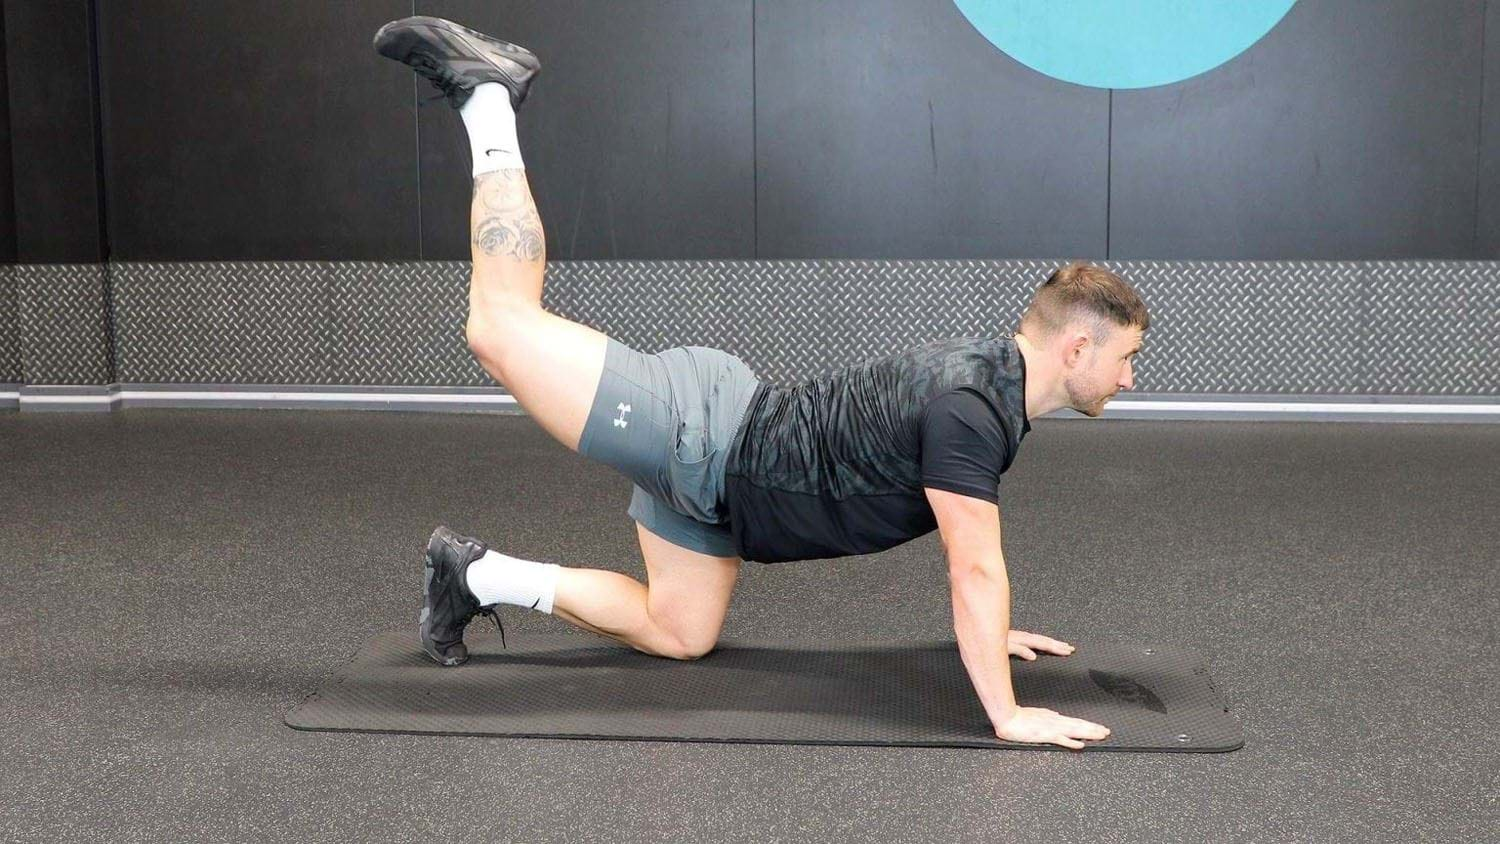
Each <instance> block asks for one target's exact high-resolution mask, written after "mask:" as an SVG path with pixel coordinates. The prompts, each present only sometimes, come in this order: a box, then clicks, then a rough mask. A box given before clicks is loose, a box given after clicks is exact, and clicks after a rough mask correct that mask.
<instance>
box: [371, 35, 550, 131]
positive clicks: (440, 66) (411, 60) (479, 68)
mask: <svg viewBox="0 0 1500 844" xmlns="http://www.w3.org/2000/svg"><path fill="white" fill-rule="evenodd" d="M375 50H376V52H378V53H380V55H382V56H385V57H386V58H388V59H395V60H396V61H398V62H404V63H405V64H409V65H411V66H412V69H413V70H415V71H416V72H417V73H420V74H421V75H423V76H425V77H427V78H428V79H430V80H432V84H433V85H435V86H437V89H438V90H439V91H442V92H443V95H444V96H446V97H447V98H448V102H449V103H452V105H453V107H454V108H462V107H463V104H464V103H466V102H468V101H469V97H470V96H471V95H472V94H473V93H474V86H475V85H478V84H480V83H482V82H499V83H500V84H501V85H504V86H505V87H506V89H507V90H509V91H510V106H511V108H513V109H517V110H519V109H520V108H521V103H522V101H524V100H525V99H526V90H527V89H528V88H530V87H531V80H532V79H534V78H535V77H536V75H537V73H538V72H540V71H541V69H542V63H541V62H540V61H538V60H537V57H536V56H534V55H532V53H531V51H530V50H528V49H526V48H525V47H519V46H517V45H515V44H511V43H508V42H505V41H501V40H500V39H498V38H491V37H489V36H488V35H485V34H484V33H482V32H475V31H474V30H472V29H469V28H467V27H462V26H459V25H458V24H456V23H454V22H453V21H450V20H443V19H442V18H432V17H426V16H424V15H417V16H416V17H410V18H402V19H400V20H394V21H391V22H390V23H388V24H386V25H385V26H382V27H381V28H380V30H379V31H378V32H376V33H375ZM433 99H437V98H436V97H434V98H433Z"/></svg>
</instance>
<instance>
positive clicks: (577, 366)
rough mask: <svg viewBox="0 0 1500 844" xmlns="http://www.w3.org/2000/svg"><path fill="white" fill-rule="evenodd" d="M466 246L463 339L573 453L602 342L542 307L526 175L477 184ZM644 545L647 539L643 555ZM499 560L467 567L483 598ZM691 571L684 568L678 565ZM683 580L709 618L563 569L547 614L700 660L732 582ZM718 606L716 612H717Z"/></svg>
mask: <svg viewBox="0 0 1500 844" xmlns="http://www.w3.org/2000/svg"><path fill="white" fill-rule="evenodd" d="M470 242H471V245H472V256H473V264H474V269H473V276H472V278H471V281H470V287H469V318H468V324H467V335H468V338H469V342H470V346H471V348H473V350H474V353H475V357H476V358H477V359H478V360H479V362H480V364H481V365H483V366H484V367H485V369H486V371H488V372H489V373H490V375H491V376H493V377H494V378H495V379H496V380H497V381H499V382H500V383H502V384H505V385H506V387H507V388H508V389H509V390H510V392H511V394H512V395H514V396H515V397H516V400H517V403H519V404H520V405H521V406H522V407H523V408H524V409H525V410H526V411H527V412H528V413H530V414H531V415H532V417H533V418H535V419H536V420H537V422H538V423H539V424H541V425H542V426H543V428H545V429H546V430H547V431H548V433H550V434H552V435H553V436H554V437H555V438H556V439H558V440H559V441H560V442H562V443H563V444H564V445H566V446H568V447H569V448H571V449H574V450H575V451H576V450H577V449H578V443H579V440H580V439H581V437H582V435H583V428H584V425H585V424H586V423H587V422H588V413H589V408H590V406H591V405H592V403H593V397H594V391H595V389H596V388H597V386H598V383H599V378H600V376H601V375H602V373H603V368H604V353H605V345H606V343H607V342H608V338H607V337H606V336H605V335H604V334H602V333H600V332H598V331H596V330H594V329H593V328H590V327H588V326H586V325H581V324H579V323H575V322H572V321H570V320H567V319H564V318H562V317H559V316H557V315H556V314H552V313H549V312H547V311H546V310H545V309H544V308H543V307H542V304H541V300H542V283H543V279H544V277H545V267H546V240H545V236H544V234H543V230H542V223H541V217H540V215H539V214H538V213H537V210H536V202H535V200H534V199H533V197H532V195H531V189H530V185H529V183H528V182H527V179H526V171H525V170H521V169H514V170H497V171H491V172H488V173H481V174H480V175H479V176H478V177H476V178H475V180H474V197H473V202H472V205H471V209H470ZM646 547H647V543H646V540H645V539H644V538H643V540H642V551H643V554H644V553H645V549H646ZM676 552H681V553H682V554H691V553H692V552H688V551H686V550H685V549H680V548H677V549H675V551H674V550H670V549H667V548H663V549H661V551H660V552H659V553H658V554H657V555H656V556H657V557H658V558H659V559H655V560H653V559H652V557H651V556H650V555H648V556H647V560H646V562H647V569H648V576H649V575H650V574H651V569H652V568H653V567H655V568H659V569H664V568H665V567H666V566H667V565H670V564H671V561H670V560H668V559H666V558H667V557H671V556H672V555H673V554H674V553H676ZM503 557H504V555H501V556H500V557H499V558H496V559H495V561H496V562H499V563H501V564H502V565H501V567H500V568H498V569H496V570H494V571H491V570H488V569H487V566H488V565H489V563H488V562H476V563H475V564H474V565H473V566H471V567H470V571H471V574H470V584H471V586H474V587H477V590H478V591H480V592H483V591H484V589H485V584H486V583H487V582H488V581H489V580H491V579H493V578H494V577H496V576H498V577H502V578H503V577H504V568H503V563H504V562H505V560H504V559H503ZM737 563H738V561H735V564H734V565H735V566H737ZM653 564H655V565H653ZM692 565H693V563H692V562H689V561H684V563H683V565H682V566H681V568H682V569H684V570H685V569H686V568H687V567H688V566H692ZM678 568H679V567H677V566H674V567H673V570H677V569H678ZM732 571H737V568H734V569H732ZM684 576H687V577H692V578H694V579H695V580H704V581H705V582H703V583H701V584H699V587H700V588H701V589H703V592H701V593H700V594H702V595H703V596H704V597H705V598H710V600H709V601H708V602H707V603H706V604H705V605H704V606H705V609H707V610H709V612H708V613H707V617H705V618H702V619H699V618H696V617H693V618H681V619H680V620H678V621H679V623H676V624H670V625H669V624H662V623H659V621H658V620H657V619H656V618H655V617H654V616H653V614H652V612H651V606H652V601H651V593H650V589H649V588H648V587H647V586H646V585H645V584H642V583H641V582H640V581H638V580H636V579H634V578H632V577H629V576H627V575H624V574H620V573H619V572H614V571H608V570H604V569H584V568H566V567H560V568H559V570H558V572H557V579H556V584H555V587H554V589H555V591H554V594H553V599H552V614H553V615H556V616H558V617H559V618H562V619H563V620H565V621H567V622H569V623H571V624H573V625H574V626H577V627H580V628H583V629H585V630H588V631H591V632H593V633H597V634H599V635H602V636H606V637H608V638H610V639H614V640H615V641H618V642H621V643H623V644H626V645H630V646H631V647H634V648H636V649H637V650H640V651H643V652H645V653H649V654H654V655H657V656H668V657H674V658H679V659H682V658H693V657H696V656H701V655H702V653H704V652H706V651H707V649H708V648H711V647H712V646H713V640H715V639H716V638H717V632H718V628H719V626H720V625H721V624H722V621H723V617H724V609H725V608H727V604H728V590H729V589H732V587H733V580H734V578H733V576H732V575H731V576H730V577H729V580H728V583H727V584H725V583H723V581H724V567H723V566H722V565H721V566H712V567H705V566H702V565H697V566H694V570H693V571H691V572H687V571H684ZM658 579H661V580H670V579H672V575H671V574H670V573H669V572H668V571H666V570H663V571H661V572H660V573H659V577H658ZM708 581H713V582H712V583H710V582H708ZM717 592H722V593H723V594H724V600H723V601H722V602H715V601H713V600H712V599H711V596H712V595H713V594H715V593H717ZM481 600H485V598H483V597H482V598H481ZM719 603H722V606H720V608H719V609H718V611H717V612H713V611H712V609H713V607H715V606H716V605H718V604H719ZM523 605H524V604H523ZM677 609H678V608H677V607H674V610H677ZM667 614H668V615H680V612H673V613H667ZM710 628H711V630H710ZM710 634H711V635H710Z"/></svg>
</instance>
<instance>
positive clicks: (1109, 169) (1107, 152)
mask: <svg viewBox="0 0 1500 844" xmlns="http://www.w3.org/2000/svg"><path fill="white" fill-rule="evenodd" d="M1107 127H1108V128H1106V129H1105V136H1104V260H1106V261H1108V260H1109V235H1110V229H1111V228H1112V224H1111V222H1110V213H1111V212H1112V211H1113V210H1114V202H1115V199H1114V187H1115V89H1113V88H1110V89H1109V118H1108V122H1107Z"/></svg>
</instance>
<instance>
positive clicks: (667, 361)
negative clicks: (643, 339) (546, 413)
mask: <svg viewBox="0 0 1500 844" xmlns="http://www.w3.org/2000/svg"><path fill="white" fill-rule="evenodd" d="M759 383H760V380H759V379H758V378H756V377H755V375H754V373H752V372H751V371H750V368H749V367H748V366H746V365H745V363H744V361H741V360H740V359H739V358H737V357H735V356H734V355H731V354H729V353H728V352H724V351H720V350H719V349H710V348H706V347H704V346H677V347H674V348H671V349H664V350H662V351H660V352H657V353H655V354H646V353H643V352H638V351H636V350H635V349H632V348H630V347H629V346H626V345H625V344H623V343H620V342H618V341H617V340H615V339H614V338H613V337H611V338H610V339H609V342H608V344H607V346H606V350H605V353H604V374H603V376H602V377H601V378H600V379H599V387H598V389H597V391H596V392H595V393H594V403H593V406H592V407H591V408H590V409H589V419H588V422H587V423H586V424H585V425H584V427H583V437H582V439H581V440H580V441H579V443H578V451H579V453H580V454H583V455H584V456H585V457H589V458H592V459H594V460H598V461H599V462H601V463H604V464H606V465H609V466H613V467H614V468H615V469H617V470H619V471H620V472H621V473H622V474H624V475H625V477H627V478H630V479H631V480H632V481H634V483H635V489H634V491H633V492H632V494H631V498H630V507H629V509H628V510H627V511H626V512H627V513H628V514H629V515H630V517H631V518H633V519H635V520H636V521H637V522H640V523H641V524H642V525H644V526H645V527H646V529H647V530H649V531H651V532H652V533H654V534H656V535H657V536H660V537H662V538H663V539H665V540H667V541H668V542H671V543H672V544H674V545H678V546H681V547H683V548H687V549H688V550H691V551H697V552H699V553H702V554H708V555H710V556H714V557H733V556H735V552H734V542H733V539H732V537H731V534H730V530H729V514H728V513H727V512H726V511H725V507H724V461H725V458H727V457H728V455H729V446H730V444H731V443H732V442H733V441H734V435H735V433H736V432H737V431H738V430H739V427H740V423H741V422H742V421H743V420H744V418H745V409H746V407H748V406H749V404H750V399H751V397H752V394H753V393H754V392H755V388H756V386H757V385H758V384H759Z"/></svg>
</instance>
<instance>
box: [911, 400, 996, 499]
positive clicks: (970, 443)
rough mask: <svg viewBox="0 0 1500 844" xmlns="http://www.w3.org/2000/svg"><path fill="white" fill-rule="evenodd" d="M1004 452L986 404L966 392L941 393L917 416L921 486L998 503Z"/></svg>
mask: <svg viewBox="0 0 1500 844" xmlns="http://www.w3.org/2000/svg"><path fill="white" fill-rule="evenodd" d="M1009 450H1010V447H1009V445H1008V443H1007V441H1006V438H1005V428H1004V427H1003V426H1001V424H1000V417H999V416H997V415H996V414H995V411H994V409H993V408H991V407H990V405H989V402H986V401H985V400H984V399H983V398H982V397H980V395H979V394H978V393H975V392H973V391H971V390H966V389H957V390H954V391H952V392H949V393H944V394H943V395H941V396H938V397H937V398H936V399H933V401H932V402H931V403H930V404H928V405H927V410H926V411H925V412H924V413H923V415H922V486H924V487H933V488H935V489H942V490H947V491H948V492H956V493H959V494H960V495H969V496H973V497H974V498H982V499H984V500H985V501H988V502H990V503H992V504H998V503H1000V492H999V488H1000V474H1001V472H1002V470H1003V468H1004V466H1005V464H1006V458H1007V457H1008V456H1009Z"/></svg>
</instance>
